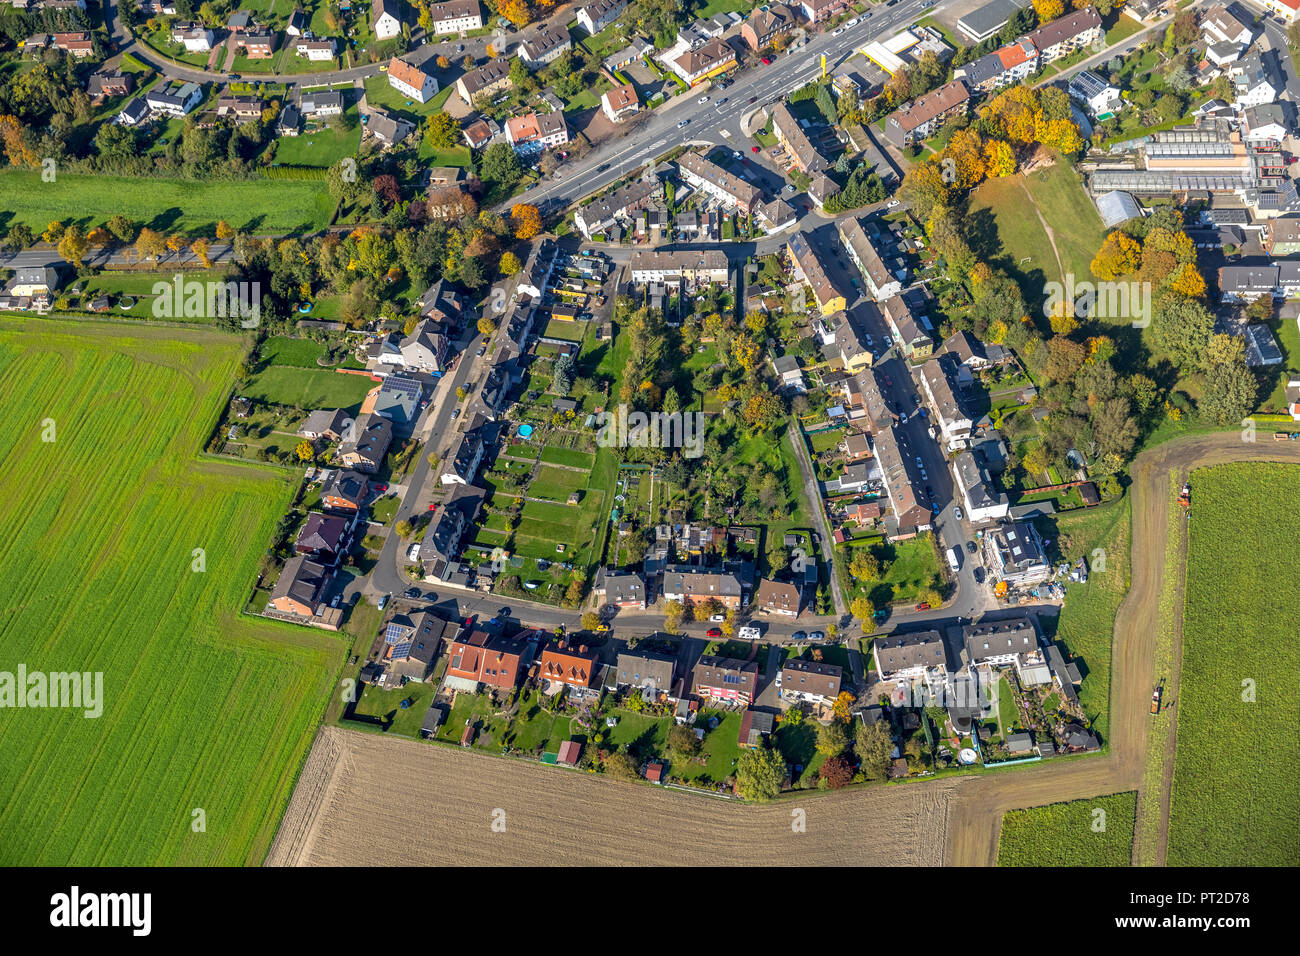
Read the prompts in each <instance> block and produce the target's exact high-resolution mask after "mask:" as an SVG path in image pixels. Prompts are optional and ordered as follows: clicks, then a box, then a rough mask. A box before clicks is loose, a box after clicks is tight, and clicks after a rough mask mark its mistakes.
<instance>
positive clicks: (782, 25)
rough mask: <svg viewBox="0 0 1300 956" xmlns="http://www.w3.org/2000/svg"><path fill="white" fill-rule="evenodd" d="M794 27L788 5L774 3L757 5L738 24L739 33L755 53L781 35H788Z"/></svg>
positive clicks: (765, 47)
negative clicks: (746, 18)
mask: <svg viewBox="0 0 1300 956" xmlns="http://www.w3.org/2000/svg"><path fill="white" fill-rule="evenodd" d="M794 27H795V21H794V14H793V13H791V12H790V8H789V7H785V6H782V5H781V4H779V3H774V4H771V5H769V6H766V7H757V8H756V9H755V10H754V11H753V12H752V13H751V14H750V15H749V19H748V20H746V21H745V22H744V23H743V24H741V26H740V35H741V37H743V38H744V40H745V42H746V43H747V44H749V48H750V49H751V50H753V51H754V52H755V53H758V52H759V51H761V50H765V49H767V48H768V47H770V46H771V45H772V44H773V43H776V42H777V40H779V39H781V38H782V37H788V36H789V35H790V34H791V33H792V32H793V31H794Z"/></svg>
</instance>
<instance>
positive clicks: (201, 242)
mask: <svg viewBox="0 0 1300 956" xmlns="http://www.w3.org/2000/svg"><path fill="white" fill-rule="evenodd" d="M190 252H192V253H194V254H195V255H196V256H198V257H199V260H200V261H201V262H202V263H203V268H205V269H210V268H212V259H211V257H210V256H209V255H208V240H206V239H195V240H194V242H193V243H192V244H191V245H190Z"/></svg>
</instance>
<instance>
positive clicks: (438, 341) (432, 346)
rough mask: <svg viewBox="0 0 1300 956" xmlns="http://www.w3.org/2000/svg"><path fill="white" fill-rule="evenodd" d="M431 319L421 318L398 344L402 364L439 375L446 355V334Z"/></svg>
mask: <svg viewBox="0 0 1300 956" xmlns="http://www.w3.org/2000/svg"><path fill="white" fill-rule="evenodd" d="M437 328H438V327H437V324H436V323H435V322H434V321H432V320H431V319H428V318H425V319H422V320H421V321H420V322H419V323H417V324H416V326H415V328H414V329H412V330H411V334H410V335H408V336H406V337H405V338H404V339H402V341H401V345H400V346H399V347H400V349H401V355H402V364H403V365H405V366H406V367H407V368H414V369H419V370H420V371H422V372H429V373H430V374H432V375H441V374H442V369H443V362H444V361H445V359H446V357H447V336H445V335H443V334H442V333H441V332H439V331H437Z"/></svg>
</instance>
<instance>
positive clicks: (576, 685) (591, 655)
mask: <svg viewBox="0 0 1300 956" xmlns="http://www.w3.org/2000/svg"><path fill="white" fill-rule="evenodd" d="M538 664H539V667H538V676H539V677H542V678H543V679H545V680H548V681H552V682H554V683H560V684H564V685H565V686H567V687H569V688H572V689H573V690H579V691H585V690H589V689H592V688H595V684H596V673H597V671H598V670H599V669H600V658H599V656H598V655H597V654H596V653H595V652H594V651H590V650H588V649H587V645H585V644H581V645H579V646H578V647H576V648H575V647H571V646H570V645H569V643H568V642H567V641H564V640H562V641H560V643H559V644H555V645H548V646H547V647H545V648H543V649H542V659H541V660H540V661H539V662H538Z"/></svg>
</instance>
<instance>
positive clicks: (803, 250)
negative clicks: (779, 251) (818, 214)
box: [786, 232, 848, 315]
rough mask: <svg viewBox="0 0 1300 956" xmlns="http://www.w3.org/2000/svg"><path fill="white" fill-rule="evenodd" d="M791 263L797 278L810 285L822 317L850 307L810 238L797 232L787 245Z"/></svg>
mask: <svg viewBox="0 0 1300 956" xmlns="http://www.w3.org/2000/svg"><path fill="white" fill-rule="evenodd" d="M786 250H787V251H788V252H789V254H790V261H791V263H792V264H793V266H794V272H795V278H796V279H799V280H800V281H803V282H806V283H808V286H809V288H811V289H812V293H813V298H814V299H815V300H816V301H817V306H818V308H820V309H821V313H822V315H831V314H833V313H835V312H840V311H843V310H844V309H845V308H847V306H848V302H847V301H846V300H845V298H844V294H843V293H842V292H840V291H839V289H837V288H836V287H835V284H834V283H833V282H832V281H831V279H830V276H829V275H827V273H826V269H825V267H824V266H823V265H822V262H821V259H819V258H818V256H817V253H816V252H814V251H813V248H812V246H811V245H810V244H809V242H808V237H807V236H806V235H805V234H804V233H802V232H796V233H795V234H794V235H792V236H791V237H790V240H789V242H787V243H786Z"/></svg>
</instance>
